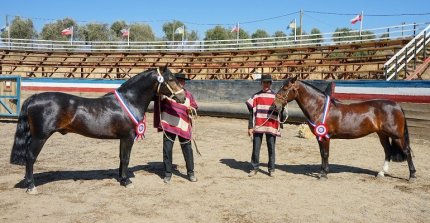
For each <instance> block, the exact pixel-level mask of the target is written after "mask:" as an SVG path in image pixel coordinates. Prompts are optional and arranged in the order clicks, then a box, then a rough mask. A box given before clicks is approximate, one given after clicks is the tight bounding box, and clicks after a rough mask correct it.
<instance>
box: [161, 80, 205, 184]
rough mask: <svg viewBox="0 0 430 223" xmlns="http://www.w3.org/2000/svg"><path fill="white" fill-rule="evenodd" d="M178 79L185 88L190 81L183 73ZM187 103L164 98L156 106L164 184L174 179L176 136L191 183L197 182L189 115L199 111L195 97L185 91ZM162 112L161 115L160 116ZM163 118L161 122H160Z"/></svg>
mask: <svg viewBox="0 0 430 223" xmlns="http://www.w3.org/2000/svg"><path fill="white" fill-rule="evenodd" d="M175 77H176V79H178V81H179V83H180V84H181V85H182V87H184V85H185V80H189V79H188V78H186V77H185V74H183V73H177V74H175ZM184 90H185V89H184ZM185 97H186V99H185V102H184V103H183V104H179V103H177V102H176V101H175V100H173V99H170V98H167V97H162V98H160V99H158V100H157V101H156V103H155V106H154V126H155V127H156V128H158V130H159V131H163V133H164V134H163V163H164V170H165V177H164V183H169V182H170V180H171V178H172V149H173V143H174V142H175V139H176V136H178V138H179V143H180V144H181V149H182V153H183V155H184V159H185V165H186V168H187V176H188V179H189V180H190V181H191V182H196V181H197V178H196V176H195V174H194V158H193V150H192V148H191V139H192V132H191V130H192V128H191V125H192V123H191V118H190V117H189V113H190V111H191V110H192V109H197V102H196V101H195V100H194V97H193V95H192V94H191V93H190V92H189V91H187V90H185ZM160 112H161V115H160ZM160 116H161V120H160Z"/></svg>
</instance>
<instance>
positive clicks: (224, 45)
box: [0, 23, 428, 52]
mask: <svg viewBox="0 0 430 223" xmlns="http://www.w3.org/2000/svg"><path fill="white" fill-rule="evenodd" d="M427 24H428V23H413V24H402V25H397V26H389V27H380V28H374V29H366V30H362V32H361V33H362V34H361V35H360V32H359V31H358V30H352V31H347V32H332V33H321V34H310V35H301V36H285V37H270V38H258V39H239V40H236V39H231V40H208V41H148V42H134V41H131V42H127V41H92V42H88V41H51V40H29V39H7V38H6V39H2V41H0V49H10V50H32V51H35V50H43V51H51V50H52V51H74V52H99V51H111V52H154V51H161V52H178V51H179V52H193V51H197V52H202V51H231V50H254V49H271V48H286V47H306V46H326V45H327V46H330V45H338V44H351V43H362V42H369V41H379V40H387V39H403V38H410V37H412V36H415V34H416V33H417V32H419V31H421V30H422V29H423V28H424V27H425V26H426V25H427Z"/></svg>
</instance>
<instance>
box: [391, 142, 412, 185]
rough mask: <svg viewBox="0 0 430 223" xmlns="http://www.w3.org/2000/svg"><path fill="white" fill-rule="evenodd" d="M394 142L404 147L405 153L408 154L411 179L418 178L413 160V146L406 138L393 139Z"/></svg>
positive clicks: (407, 159)
mask: <svg viewBox="0 0 430 223" xmlns="http://www.w3.org/2000/svg"><path fill="white" fill-rule="evenodd" d="M394 143H395V144H396V145H397V146H398V147H400V148H401V149H402V151H403V153H404V154H406V161H408V167H409V180H410V181H414V180H415V179H416V175H415V172H416V170H415V166H414V162H413V161H412V152H411V147H410V146H409V145H408V143H406V140H405V138H399V139H393V144H394Z"/></svg>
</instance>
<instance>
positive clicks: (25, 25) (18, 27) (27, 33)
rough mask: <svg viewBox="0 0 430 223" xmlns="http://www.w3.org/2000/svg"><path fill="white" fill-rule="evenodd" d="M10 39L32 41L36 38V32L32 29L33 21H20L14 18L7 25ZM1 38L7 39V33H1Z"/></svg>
mask: <svg viewBox="0 0 430 223" xmlns="http://www.w3.org/2000/svg"><path fill="white" fill-rule="evenodd" d="M9 32H10V38H14V39H34V38H37V32H36V30H35V29H34V26H33V21H31V20H30V19H26V20H25V19H21V17H19V16H16V17H15V18H14V19H13V20H12V22H11V24H10V25H9ZM1 37H2V38H7V37H8V33H7V32H3V33H2V34H1Z"/></svg>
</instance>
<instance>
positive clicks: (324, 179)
mask: <svg viewBox="0 0 430 223" xmlns="http://www.w3.org/2000/svg"><path fill="white" fill-rule="evenodd" d="M318 180H321V181H326V180H328V177H327V175H326V174H320V175H319V177H318Z"/></svg>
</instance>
